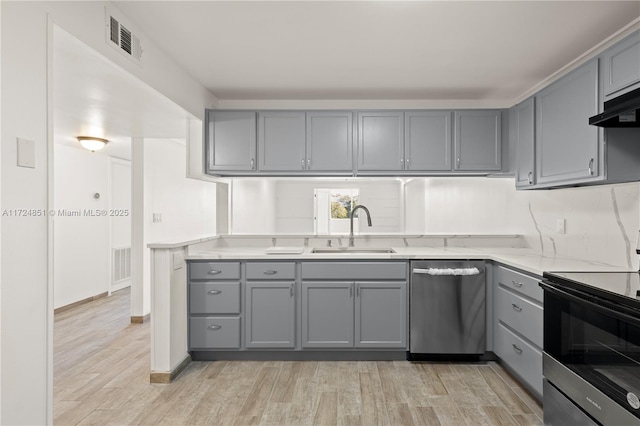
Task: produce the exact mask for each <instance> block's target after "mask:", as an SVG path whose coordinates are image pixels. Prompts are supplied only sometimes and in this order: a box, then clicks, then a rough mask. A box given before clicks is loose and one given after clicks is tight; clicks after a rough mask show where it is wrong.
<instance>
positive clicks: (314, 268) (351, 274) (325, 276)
mask: <svg viewBox="0 0 640 426" xmlns="http://www.w3.org/2000/svg"><path fill="white" fill-rule="evenodd" d="M302 279H303V280H392V279H401V280H405V279H407V262H302Z"/></svg>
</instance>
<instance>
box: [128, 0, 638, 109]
mask: <svg viewBox="0 0 640 426" xmlns="http://www.w3.org/2000/svg"><path fill="white" fill-rule="evenodd" d="M116 3H117V7H118V8H119V9H120V10H121V11H122V12H124V14H125V15H126V16H127V17H128V18H129V19H130V20H131V21H132V23H133V24H134V25H136V26H137V27H139V29H140V30H142V31H143V32H144V33H146V35H147V36H148V37H150V38H151V39H152V40H154V42H155V43H156V44H157V45H159V46H162V49H164V50H165V51H166V53H168V54H169V55H170V56H172V57H173V58H175V59H176V60H177V61H178V62H179V63H180V64H181V65H182V66H183V67H184V68H185V69H186V70H187V71H188V72H189V73H190V74H192V75H193V76H194V77H195V78H196V79H198V80H199V81H200V82H201V83H202V84H203V85H204V86H206V87H207V88H209V89H210V90H211V92H212V93H213V94H214V95H216V96H217V97H218V98H219V99H473V100H504V101H510V100H514V99H516V98H517V97H519V96H520V95H522V94H523V93H525V92H526V91H528V90H529V89H531V88H532V87H533V86H535V85H536V84H538V83H539V82H541V81H542V80H544V79H545V78H547V77H549V76H550V75H551V74H553V73H554V72H555V71H557V70H558V69H560V68H561V67H562V66H564V65H566V64H567V63H569V62H570V61H572V60H573V59H575V58H576V57H578V56H579V55H581V54H582V53H584V52H585V51H587V50H588V49H590V48H591V47H593V46H594V45H596V44H597V43H599V42H600V41H602V40H604V39H605V38H607V37H608V36H610V35H611V34H613V33H614V32H616V31H617V30H619V29H620V28H622V27H623V26H625V25H626V24H628V23H629V22H631V21H632V20H634V19H635V18H637V17H638V16H640V1H496V2H493V1H410V2H401V1H320V2H309V1H285V2H272V1H257V2H255V1H254V2H247V1H196V2H188V1H117V2H116Z"/></svg>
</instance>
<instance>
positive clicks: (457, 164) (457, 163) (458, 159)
mask: <svg viewBox="0 0 640 426" xmlns="http://www.w3.org/2000/svg"><path fill="white" fill-rule="evenodd" d="M456 167H460V157H458V158H456Z"/></svg>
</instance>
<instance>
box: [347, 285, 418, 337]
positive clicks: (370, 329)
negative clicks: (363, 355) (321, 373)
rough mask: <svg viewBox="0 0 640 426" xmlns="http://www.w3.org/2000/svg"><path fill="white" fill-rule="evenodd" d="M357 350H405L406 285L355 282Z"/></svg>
mask: <svg viewBox="0 0 640 426" xmlns="http://www.w3.org/2000/svg"><path fill="white" fill-rule="evenodd" d="M355 333H356V336H355V338H356V343H355V345H356V347H361V348H406V346H407V283H406V282H388V283H380V282H378V283H367V282H358V283H356V322H355Z"/></svg>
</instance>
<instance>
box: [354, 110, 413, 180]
mask: <svg viewBox="0 0 640 426" xmlns="http://www.w3.org/2000/svg"><path fill="white" fill-rule="evenodd" d="M403 121H404V113H402V112H398V111H387V112H385V111H375V112H359V113H358V170H381V171H382V170H402V169H403V168H404V167H403V166H404V158H405V157H404V123H403Z"/></svg>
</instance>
